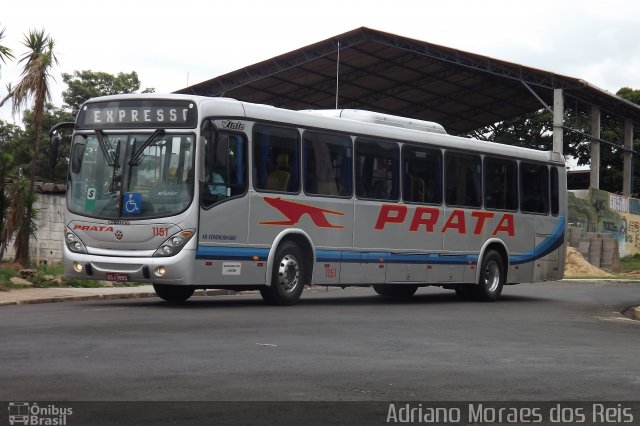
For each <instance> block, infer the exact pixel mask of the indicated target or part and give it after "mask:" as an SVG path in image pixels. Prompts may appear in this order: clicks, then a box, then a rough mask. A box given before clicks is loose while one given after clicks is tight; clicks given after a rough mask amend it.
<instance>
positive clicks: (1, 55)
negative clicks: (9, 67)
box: [0, 28, 13, 64]
mask: <svg viewBox="0 0 640 426" xmlns="http://www.w3.org/2000/svg"><path fill="white" fill-rule="evenodd" d="M6 30H7V29H6V28H2V29H0V41H2V39H3V38H4V32H5V31H6ZM7 59H13V52H12V51H11V49H9V48H8V47H6V46H4V45H2V44H0V60H1V61H2V63H3V64H6V63H7V62H6V60H7Z"/></svg>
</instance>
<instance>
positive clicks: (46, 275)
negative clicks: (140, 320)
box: [0, 262, 141, 291]
mask: <svg viewBox="0 0 640 426" xmlns="http://www.w3.org/2000/svg"><path fill="white" fill-rule="evenodd" d="M22 269H25V268H20V267H19V266H17V265H16V264H14V263H8V262H0V291H8V290H11V289H18V288H25V287H24V286H20V285H15V284H13V283H12V282H11V281H10V280H11V278H13V277H20V271H21V270H22ZM30 269H34V270H35V271H36V272H35V274H34V276H33V277H29V278H27V280H28V281H30V282H31V284H33V287H36V288H48V287H82V288H99V287H104V283H103V282H101V281H95V280H83V279H66V278H63V268H62V264H61V263H56V264H52V265H40V266H38V267H34V268H30ZM51 277H53V278H54V279H51ZM56 278H57V279H56ZM113 285H114V286H115V287H133V286H137V285H141V283H137V282H126V283H113Z"/></svg>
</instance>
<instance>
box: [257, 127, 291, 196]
mask: <svg viewBox="0 0 640 426" xmlns="http://www.w3.org/2000/svg"><path fill="white" fill-rule="evenodd" d="M299 170H300V134H299V133H298V131H297V130H295V129H288V128H284V127H274V126H265V125H256V126H255V127H254V131H253V185H254V186H255V188H256V189H257V190H261V191H275V192H300V171H299Z"/></svg>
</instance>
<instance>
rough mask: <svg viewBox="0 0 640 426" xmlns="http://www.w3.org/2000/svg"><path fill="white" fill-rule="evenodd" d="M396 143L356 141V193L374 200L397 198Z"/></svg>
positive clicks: (392, 199)
mask: <svg viewBox="0 0 640 426" xmlns="http://www.w3.org/2000/svg"><path fill="white" fill-rule="evenodd" d="M398 154H399V150H398V145H397V144H395V143H390V142H377V141H371V140H363V139H358V140H357V141H356V171H355V173H356V195H357V196H358V197H360V198H372V199H376V200H390V201H396V200H398V198H399V197H398V195H399V192H400V191H399V185H398V180H399V179H398V178H399V170H398V163H399V160H398V157H399V155H398Z"/></svg>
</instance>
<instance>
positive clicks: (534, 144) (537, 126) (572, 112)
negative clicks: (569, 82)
mask: <svg viewBox="0 0 640 426" xmlns="http://www.w3.org/2000/svg"><path fill="white" fill-rule="evenodd" d="M616 95H618V96H620V97H622V98H625V99H627V100H629V101H631V102H634V103H636V104H638V105H640V90H634V89H631V88H629V87H623V88H621V89H620V90H618V92H617V93H616ZM590 114H591V111H590V107H589V106H588V105H580V104H578V105H575V106H573V105H571V106H569V107H567V108H565V111H564V117H565V125H566V126H568V127H570V128H572V129H575V130H578V131H579V132H582V133H583V134H581V133H578V132H572V131H565V132H564V136H563V142H564V147H563V152H564V155H565V156H569V157H573V158H575V159H576V161H577V164H578V165H579V166H583V165H589V164H591V139H590V138H589V137H587V136H585V134H586V135H588V134H590V132H591V115H590ZM552 122H553V117H552V114H551V112H549V111H546V110H544V109H542V110H539V111H536V112H533V113H528V114H524V115H522V116H519V117H515V118H513V119H510V120H505V121H501V122H498V123H495V124H492V125H490V126H487V127H483V128H480V129H477V130H475V131H473V132H471V133H469V136H471V137H475V138H477V139H481V140H489V141H493V142H499V143H504V144H508V145H516V146H523V147H527V148H533V149H541V150H550V149H552V146H553V137H552V134H553V125H552ZM600 124H601V129H600V139H603V140H605V141H609V142H612V143H613V144H615V145H610V144H601V146H600V164H601V167H600V188H601V189H604V190H606V191H609V192H619V191H620V189H621V188H622V167H621V165H622V157H623V152H624V150H623V148H622V146H623V129H624V123H623V120H622V119H621V118H620V117H616V116H614V115H612V114H610V113H608V112H606V111H602V113H601V120H600ZM636 141H637V143H636V142H634V150H636V151H637V150H638V149H639V148H640V140H638V139H636ZM616 145H617V146H616ZM636 157H637V156H636ZM636 157H634V170H640V158H636ZM632 192H633V193H635V194H640V179H635V180H634V185H633V189H632Z"/></svg>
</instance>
